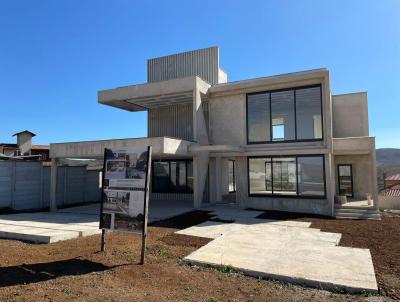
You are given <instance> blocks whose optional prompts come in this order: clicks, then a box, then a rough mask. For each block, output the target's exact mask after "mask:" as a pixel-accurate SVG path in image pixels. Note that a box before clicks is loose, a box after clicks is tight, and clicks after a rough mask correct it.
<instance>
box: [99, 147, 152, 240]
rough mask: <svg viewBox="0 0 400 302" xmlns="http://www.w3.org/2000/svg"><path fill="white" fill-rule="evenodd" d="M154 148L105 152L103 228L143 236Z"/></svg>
mask: <svg viewBox="0 0 400 302" xmlns="http://www.w3.org/2000/svg"><path fill="white" fill-rule="evenodd" d="M150 164H151V148H150V147H147V146H143V147H140V146H138V147H135V148H118V149H105V150H104V167H103V183H102V190H103V192H102V204H101V213H100V228H101V229H103V230H112V231H122V232H133V233H141V234H144V233H145V232H144V230H145V227H146V224H147V204H148V192H149V190H148V187H149V181H148V180H149V175H148V174H149V173H150Z"/></svg>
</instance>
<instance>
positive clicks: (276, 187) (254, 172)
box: [248, 155, 325, 198]
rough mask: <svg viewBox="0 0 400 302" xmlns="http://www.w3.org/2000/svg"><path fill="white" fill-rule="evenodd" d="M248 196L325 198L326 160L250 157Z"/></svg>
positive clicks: (311, 157)
mask: <svg viewBox="0 0 400 302" xmlns="http://www.w3.org/2000/svg"><path fill="white" fill-rule="evenodd" d="M248 163H249V166H248V168H249V175H248V177H249V194H250V195H253V196H257V195H260V196H262V195H272V196H288V197H290V196H301V197H311V198H312V197H315V198H318V197H324V196H325V177H324V157H323V155H315V156H290V157H278V156H276V157H250V158H249V162H248Z"/></svg>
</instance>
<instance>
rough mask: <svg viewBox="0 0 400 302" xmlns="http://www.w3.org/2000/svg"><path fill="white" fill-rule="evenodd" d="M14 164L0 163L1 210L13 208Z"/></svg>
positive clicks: (8, 162)
mask: <svg viewBox="0 0 400 302" xmlns="http://www.w3.org/2000/svg"><path fill="white" fill-rule="evenodd" d="M12 170H13V162H11V161H0V208H6V207H11V199H12V190H13V184H12V173H13V171H12Z"/></svg>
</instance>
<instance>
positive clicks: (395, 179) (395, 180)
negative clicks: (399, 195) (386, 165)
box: [383, 174, 400, 189]
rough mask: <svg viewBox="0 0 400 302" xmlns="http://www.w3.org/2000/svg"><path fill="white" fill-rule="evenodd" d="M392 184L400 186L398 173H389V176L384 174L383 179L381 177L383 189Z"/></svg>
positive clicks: (390, 186) (392, 185)
mask: <svg viewBox="0 0 400 302" xmlns="http://www.w3.org/2000/svg"><path fill="white" fill-rule="evenodd" d="M394 186H399V187H400V174H395V175H390V176H386V175H385V176H384V179H383V187H384V189H390V188H392V187H394Z"/></svg>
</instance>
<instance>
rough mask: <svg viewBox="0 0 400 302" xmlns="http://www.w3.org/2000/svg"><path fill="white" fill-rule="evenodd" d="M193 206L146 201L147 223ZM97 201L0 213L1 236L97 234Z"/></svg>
mask: <svg viewBox="0 0 400 302" xmlns="http://www.w3.org/2000/svg"><path fill="white" fill-rule="evenodd" d="M191 210H193V208H192V207H191V205H190V203H188V202H182V201H172V202H171V201H162V202H161V201H157V202H152V203H150V205H149V223H151V222H154V221H159V220H163V219H167V218H171V217H173V216H176V215H180V214H183V213H186V212H189V211H191ZM99 213H100V204H90V205H85V206H80V207H72V208H66V209H60V210H58V211H57V212H40V213H23V214H8V215H0V238H8V239H17V240H24V241H29V242H33V243H53V242H57V241H60V240H67V239H73V238H77V237H84V236H90V235H95V234H100V233H101V230H100V229H99V216H100V214H99Z"/></svg>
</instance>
